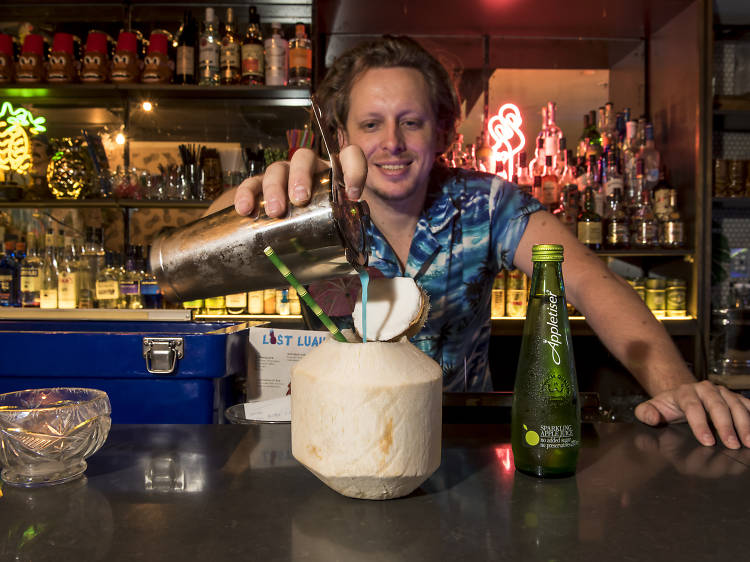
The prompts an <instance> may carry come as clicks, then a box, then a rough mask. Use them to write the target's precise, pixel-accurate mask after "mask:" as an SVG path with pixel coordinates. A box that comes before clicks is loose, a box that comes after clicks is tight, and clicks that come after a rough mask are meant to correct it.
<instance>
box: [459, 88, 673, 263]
mask: <svg viewBox="0 0 750 562" xmlns="http://www.w3.org/2000/svg"><path fill="white" fill-rule="evenodd" d="M555 111H556V104H555V103H554V102H549V103H548V104H547V106H546V107H544V108H542V128H541V131H540V132H539V134H538V135H537V139H536V144H535V152H534V158H533V159H532V160H531V161H530V162H529V161H528V159H527V154H526V153H525V152H524V151H520V152H519V153H518V154H517V159H516V160H515V161H514V162H513V166H512V169H511V166H507V168H508V169H507V170H506V171H505V172H506V175H507V172H512V174H511V175H510V178H509V179H511V181H512V182H513V183H515V184H516V185H518V186H519V187H520V188H521V189H522V190H523V191H525V192H527V193H529V194H530V195H532V196H534V197H535V198H536V199H538V200H539V201H540V202H541V203H542V204H543V205H544V206H545V207H546V208H547V210H549V211H550V212H551V213H553V214H554V215H556V216H557V217H558V218H559V219H560V220H561V221H562V222H563V223H564V224H565V225H566V226H567V227H568V228H570V229H571V231H572V232H573V233H574V234H576V236H577V237H578V239H579V240H580V241H581V242H582V243H584V244H586V245H587V246H589V247H590V248H592V249H602V248H608V249H627V248H660V247H661V248H669V249H671V248H681V247H683V246H684V245H685V226H684V223H683V220H682V218H681V216H680V211H679V206H678V201H677V198H678V197H677V190H676V189H675V188H674V187H672V186H671V185H670V184H669V183H668V181H667V180H666V177H665V176H666V172H665V167H664V165H663V164H662V162H661V157H660V154H659V151H658V150H657V149H656V147H655V145H654V131H653V126H652V125H651V124H649V123H647V122H646V119H645V118H640V119H638V120H637V121H636V120H633V119H630V112H629V109H627V108H626V109H625V110H624V111H623V112H620V113H617V114H616V115H615V114H614V113H613V106H612V104H611V103H607V104H606V106H604V107H601V108H599V118H598V123H597V118H596V112H595V111H592V112H590V114H586V115H585V119H584V130H583V132H582V133H581V137H580V139H579V141H578V144H577V147H576V151H575V152H576V157H575V158H574V154H573V150H572V149H568V148H566V146H567V142H566V137H565V136H564V135H563V133H562V130H561V129H560V128H559V127H558V125H557V124H556V122H555ZM479 142H480V143H481V144H480V147H479V149H476V147H475V146H474V145H469V147H468V148H467V149H463V147H462V140H461V139H459V141H458V142H457V144H456V145H454V146H453V147H452V150H451V151H449V152H448V153H447V154H446V155H445V156H444V158H445V161H446V163H447V165H449V166H454V167H464V168H470V169H476V170H484V171H495V172H497V173H503V170H494V169H493V163H492V162H491V161H490V160H489V159H488V157H489V153H490V151H489V150H488V147H487V146H486V145H485V144H484V141H483V140H482V139H479Z"/></svg>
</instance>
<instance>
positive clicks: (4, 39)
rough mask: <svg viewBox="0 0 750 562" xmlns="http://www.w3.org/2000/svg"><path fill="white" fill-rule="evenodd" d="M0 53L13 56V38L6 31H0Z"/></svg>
mask: <svg viewBox="0 0 750 562" xmlns="http://www.w3.org/2000/svg"><path fill="white" fill-rule="evenodd" d="M0 53H3V54H5V55H8V56H9V57H10V58H13V38H12V37H11V36H10V35H8V34H6V33H0Z"/></svg>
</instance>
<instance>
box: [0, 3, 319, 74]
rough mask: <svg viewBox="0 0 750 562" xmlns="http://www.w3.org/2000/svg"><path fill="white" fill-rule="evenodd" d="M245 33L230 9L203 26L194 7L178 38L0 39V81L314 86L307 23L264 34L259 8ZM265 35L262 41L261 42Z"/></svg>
mask: <svg viewBox="0 0 750 562" xmlns="http://www.w3.org/2000/svg"><path fill="white" fill-rule="evenodd" d="M248 19H249V21H248V24H247V28H246V30H245V32H244V33H241V32H240V30H239V26H238V25H237V22H236V21H235V14H234V9H233V8H227V10H226V17H225V20H224V22H223V24H222V25H220V24H219V21H218V18H217V17H216V13H215V11H214V9H213V8H211V7H207V8H206V9H205V15H204V19H203V21H202V22H198V21H197V20H196V19H195V17H194V16H193V14H192V12H190V11H189V10H186V11H185V15H184V18H183V21H182V25H181V26H180V28H179V30H178V31H177V33H176V34H174V35H173V34H172V33H170V32H169V31H167V30H164V29H157V30H153V31H152V32H151V34H150V36H149V38H148V39H145V38H144V37H143V35H142V34H141V33H140V32H139V31H137V30H124V31H121V32H120V33H119V35H118V37H117V41H116V42H115V41H114V40H113V38H112V37H110V36H109V35H108V34H107V33H105V32H103V31H98V30H91V31H89V32H88V35H87V37H86V43H85V45H83V47H82V48H81V41H80V39H79V38H78V37H76V36H75V35H73V34H72V33H66V32H58V33H55V34H54V35H53V36H52V39H51V44H50V45H49V46H48V43H50V41H49V40H48V38H47V37H45V36H44V35H42V34H40V33H25V34H24V36H23V37H22V38H21V37H19V38H16V37H14V36H12V35H8V34H0V83H5V84H7V83H11V82H17V83H20V84H29V83H39V82H49V83H58V84H62V83H70V82H77V81H81V82H85V83H97V82H99V83H100V82H115V83H133V82H143V83H146V84H159V83H162V84H166V83H171V82H176V83H178V84H199V85H206V86H217V85H220V84H246V85H263V84H265V85H268V86H287V85H289V86H294V87H309V86H310V84H311V82H312V43H311V41H310V39H309V38H308V36H307V32H306V29H305V24H304V23H297V24H296V25H295V26H294V34H293V36H292V37H291V38H290V39H288V40H287V39H286V38H285V37H284V29H283V26H282V25H281V24H280V23H276V22H274V23H271V25H270V30H269V33H267V34H265V35H264V33H263V30H262V27H261V22H260V16H259V15H258V11H257V8H256V7H255V6H250V7H249V17H248ZM264 36H265V38H264Z"/></svg>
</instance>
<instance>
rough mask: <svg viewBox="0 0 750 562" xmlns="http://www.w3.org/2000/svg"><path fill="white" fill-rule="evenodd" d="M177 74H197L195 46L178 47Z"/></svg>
mask: <svg viewBox="0 0 750 562" xmlns="http://www.w3.org/2000/svg"><path fill="white" fill-rule="evenodd" d="M175 66H176V68H177V75H178V76H179V75H185V76H193V75H194V74H195V48H194V47H188V46H187V45H181V46H179V47H177V64H176V65H175Z"/></svg>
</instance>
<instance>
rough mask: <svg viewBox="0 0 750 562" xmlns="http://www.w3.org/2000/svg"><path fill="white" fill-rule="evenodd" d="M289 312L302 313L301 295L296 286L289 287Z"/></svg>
mask: <svg viewBox="0 0 750 562" xmlns="http://www.w3.org/2000/svg"><path fill="white" fill-rule="evenodd" d="M289 312H290V313H291V314H296V315H300V314H302V305H301V304H300V302H299V295H298V294H297V290H296V289H295V288H294V287H289Z"/></svg>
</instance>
